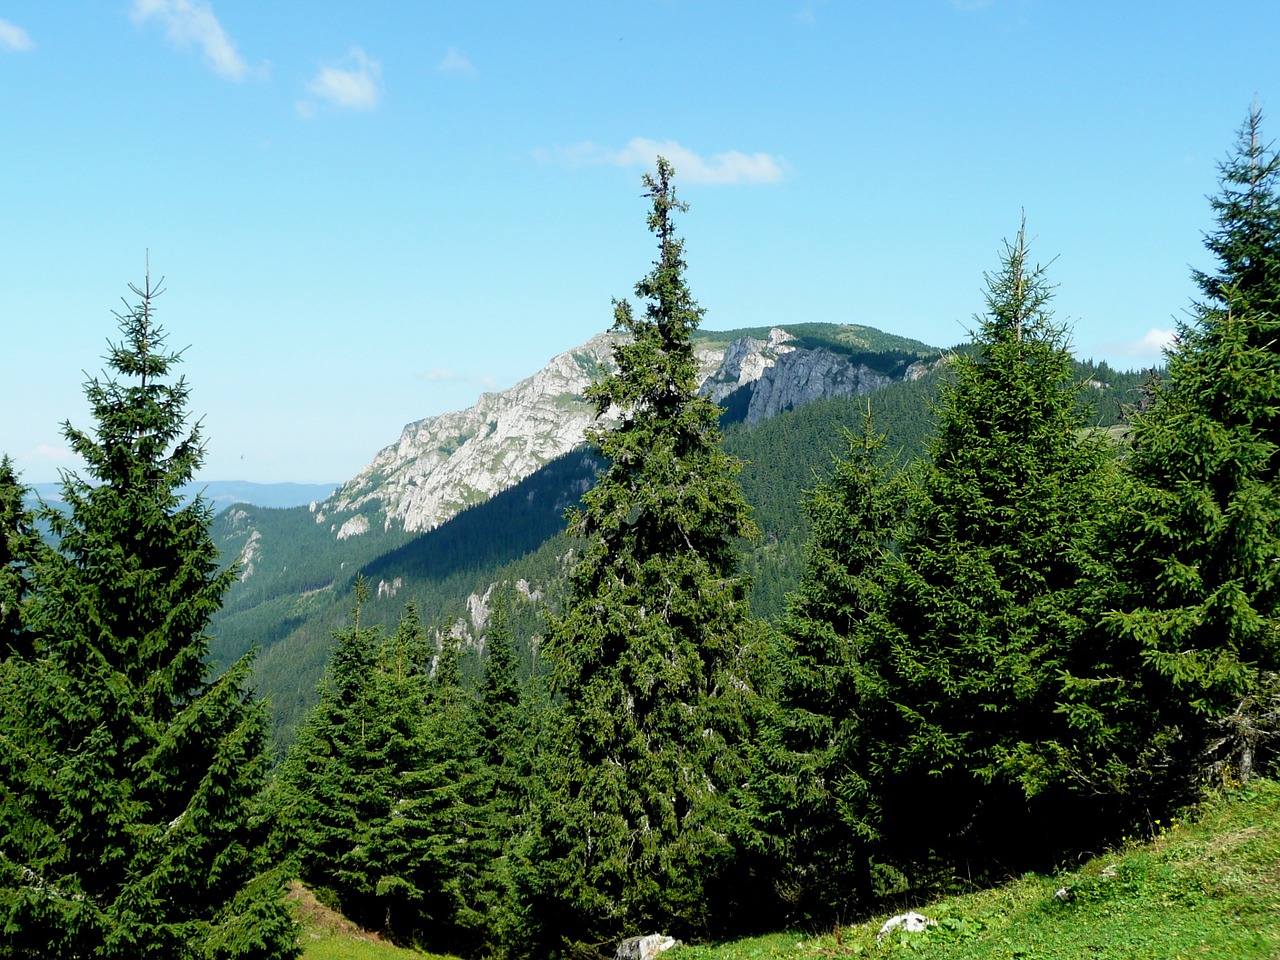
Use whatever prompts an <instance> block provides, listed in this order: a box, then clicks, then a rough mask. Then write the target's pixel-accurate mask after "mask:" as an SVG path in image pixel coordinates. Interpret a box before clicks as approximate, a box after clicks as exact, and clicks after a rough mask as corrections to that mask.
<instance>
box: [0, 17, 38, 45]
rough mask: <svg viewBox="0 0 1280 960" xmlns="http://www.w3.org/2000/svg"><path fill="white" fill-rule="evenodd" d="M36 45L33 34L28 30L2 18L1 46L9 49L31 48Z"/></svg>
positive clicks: (0, 30)
mask: <svg viewBox="0 0 1280 960" xmlns="http://www.w3.org/2000/svg"><path fill="white" fill-rule="evenodd" d="M34 46H35V44H34V43H33V42H32V41H31V35H30V34H28V33H27V31H25V30H23V29H22V28H21V27H19V26H17V25H15V24H12V23H10V22H9V21H8V20H0V47H6V48H8V49H9V50H30V49H31V48H32V47H34Z"/></svg>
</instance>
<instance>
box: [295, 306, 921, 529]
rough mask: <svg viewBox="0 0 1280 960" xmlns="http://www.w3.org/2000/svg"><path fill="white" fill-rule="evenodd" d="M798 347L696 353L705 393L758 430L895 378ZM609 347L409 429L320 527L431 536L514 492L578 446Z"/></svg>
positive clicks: (780, 336)
mask: <svg viewBox="0 0 1280 960" xmlns="http://www.w3.org/2000/svg"><path fill="white" fill-rule="evenodd" d="M794 340H795V338H794V337H792V336H791V335H790V334H789V333H787V332H786V331H785V330H783V329H782V328H775V329H773V330H772V331H770V333H769V337H768V339H767V340H760V339H758V338H755V337H743V338H742V339H739V340H735V341H733V342H732V343H730V344H729V345H728V346H726V347H720V348H705V347H704V348H701V349H699V350H698V353H697V357H698V361H699V365H700V369H701V371H702V376H703V386H702V389H703V392H704V393H706V394H708V395H709V396H710V397H711V398H712V399H714V400H716V401H717V402H719V401H722V400H724V399H725V398H726V397H728V396H729V395H730V394H734V393H736V392H737V391H739V390H742V389H744V388H746V389H749V390H750V391H751V399H750V405H749V407H748V411H747V420H748V422H750V423H757V422H759V421H760V420H763V419H765V418H766V417H770V416H773V415H774V414H776V413H780V412H782V411H783V410H788V409H791V408H792V407H796V406H799V405H800V404H803V403H808V402H809V401H811V400H815V399H819V398H821V397H830V396H838V395H842V394H852V393H866V392H869V391H871V390H875V389H878V388H879V387H882V386H884V385H885V384H887V383H890V382H892V380H893V379H894V378H892V377H888V376H885V375H883V374H877V373H874V372H872V371H871V370H869V369H868V368H866V367H865V366H855V365H854V364H852V363H850V361H849V360H848V358H847V357H845V356H842V355H841V354H838V353H835V352H832V351H829V350H824V349H802V348H799V347H797V346H796V345H795V344H794V342H793V341H794ZM614 342H615V336H614V335H613V334H610V333H603V334H600V335H598V336H596V337H593V338H592V339H591V340H589V341H587V342H586V343H585V344H583V345H582V346H580V347H576V348H574V349H573V350H569V351H567V352H565V353H562V354H560V355H559V356H557V357H555V358H554V359H552V361H551V362H550V363H549V364H547V366H546V367H544V368H543V369H542V370H540V371H539V372H538V373H536V374H534V375H533V376H532V377H529V378H528V379H526V380H522V381H520V382H519V383H517V384H516V385H515V386H514V387H511V388H510V389H509V390H504V391H502V392H499V393H485V394H482V395H481V396H480V399H479V401H478V402H477V403H476V405H475V406H473V407H471V408H470V409H469V410H462V411H458V412H455V413H446V414H441V415H440V416H435V417H427V418H426V419H425V420H419V421H417V422H415V423H411V424H409V425H408V426H406V427H405V428H404V431H403V432H402V433H401V435H400V439H399V440H398V441H397V442H396V443H394V444H392V445H391V446H388V447H386V448H385V449H383V450H382V451H381V452H379V453H378V455H377V456H376V457H374V459H373V461H372V462H371V463H370V464H369V465H368V466H367V467H365V468H364V469H363V470H361V471H360V473H359V474H357V475H356V476H355V477H353V478H352V479H351V480H348V481H347V482H346V483H345V484H343V485H342V486H341V487H340V488H339V489H338V490H337V491H336V492H335V493H334V494H333V496H331V497H330V498H329V499H328V500H326V501H325V502H324V503H323V504H321V505H319V506H318V507H317V508H316V509H315V510H314V511H313V512H314V515H315V520H316V523H319V524H328V525H329V526H330V529H331V530H332V532H333V535H334V536H335V537H337V538H338V539H345V538H347V537H353V536H360V535H361V534H363V533H365V532H367V531H368V530H369V529H370V528H371V524H373V523H380V524H381V525H382V526H383V527H384V528H391V527H393V526H395V527H399V528H402V529H404V530H406V531H410V532H415V531H426V530H431V529H433V528H434V527H437V526H439V525H440V524H442V523H444V522H445V521H446V520H448V519H449V518H450V517H452V516H454V515H455V514H457V513H459V512H460V511H462V510H464V509H466V508H467V507H469V506H472V505H473V504H476V503H480V502H482V501H483V500H486V499H488V498H489V497H491V496H493V495H494V494H496V493H498V492H500V491H502V490H504V489H506V488H507V487H510V486H512V485H514V484H516V483H518V482H519V481H520V480H522V479H524V478H525V477H527V476H529V475H530V474H532V473H533V472H534V471H536V470H537V469H538V468H540V467H542V466H544V465H545V464H547V463H548V462H549V461H551V460H553V459H555V458H556V457H559V456H561V455H562V454H565V453H567V452H569V451H570V450H572V449H573V448H574V447H576V446H578V445H580V444H581V443H583V440H584V437H583V433H584V431H585V430H586V428H587V427H589V426H590V425H591V424H592V423H593V422H594V421H595V411H594V409H593V408H592V407H591V406H590V405H589V404H588V403H587V402H586V401H585V400H584V399H583V398H582V393H583V391H584V390H585V389H586V388H587V386H588V385H590V384H591V383H592V381H593V380H595V379H596V378H597V376H599V374H600V373H601V372H603V371H608V370H612V369H613V345H614ZM916 366H918V365H913V366H912V368H910V369H909V370H908V371H906V372H905V373H906V374H907V375H909V374H910V373H912V372H914V371H915V367H916ZM900 378H901V377H899V379H900ZM371 518H372V519H371Z"/></svg>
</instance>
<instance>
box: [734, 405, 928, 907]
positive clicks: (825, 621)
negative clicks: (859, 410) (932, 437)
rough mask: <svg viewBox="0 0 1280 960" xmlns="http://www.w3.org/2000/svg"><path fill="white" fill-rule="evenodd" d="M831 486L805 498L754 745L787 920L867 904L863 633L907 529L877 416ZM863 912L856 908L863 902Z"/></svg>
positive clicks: (851, 444)
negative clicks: (801, 532)
mask: <svg viewBox="0 0 1280 960" xmlns="http://www.w3.org/2000/svg"><path fill="white" fill-rule="evenodd" d="M845 442H846V450H845V453H844V455H843V456H842V457H838V458H836V460H835V463H834V465H833V469H832V471H831V474H830V476H829V477H827V478H826V479H825V480H824V481H823V482H821V483H820V484H819V485H818V486H817V487H816V488H815V489H814V490H813V491H811V492H810V493H809V495H808V496H807V497H806V499H805V512H806V513H807V515H808V518H809V524H810V531H811V532H810V536H809V542H808V544H807V545H806V549H805V570H804V574H803V576H802V578H801V580H800V585H799V587H798V589H797V590H796V591H795V592H794V593H793V594H791V595H790V597H789V598H788V605H787V614H786V617H785V618H784V619H783V621H782V623H781V624H780V625H779V629H778V636H777V641H776V651H775V653H774V666H773V670H772V677H773V683H772V684H771V689H770V691H769V693H770V700H771V702H772V707H773V710H772V713H771V715H770V718H769V720H768V721H766V722H765V723H764V724H763V725H762V728H761V731H760V734H759V737H758V740H757V742H756V743H755V744H754V750H753V753H754V762H753V766H754V777H755V779H756V786H755V793H756V794H757V796H758V798H759V811H760V815H761V820H762V828H763V832H764V833H765V834H766V835H767V836H769V837H770V838H771V841H772V845H773V848H772V851H771V852H772V856H773V857H774V858H775V862H774V867H773V870H772V871H771V872H772V873H773V875H774V883H775V887H776V889H777V892H778V894H779V896H780V897H781V898H782V900H783V902H784V903H785V904H786V905H787V909H788V912H789V914H790V915H789V917H788V920H789V922H791V923H795V922H796V921H797V920H799V919H802V918H803V919H804V920H810V921H830V920H831V919H833V918H834V919H836V920H839V918H841V917H843V916H848V915H850V914H851V913H852V910H853V909H854V908H855V907H862V908H865V906H866V903H867V899H866V898H867V897H868V896H869V895H870V893H871V891H870V889H869V886H870V874H869V863H868V860H867V842H866V841H867V839H868V838H867V837H866V836H865V835H864V832H863V831H861V830H860V829H859V826H858V818H857V815H856V813H855V814H850V811H849V809H848V808H849V806H850V804H851V802H855V801H857V800H858V799H859V798H861V796H862V793H863V790H864V784H863V783H862V782H861V781H860V780H859V779H858V778H856V777H854V776H851V771H852V769H854V768H853V767H852V766H851V763H850V759H851V758H850V751H851V750H852V749H853V745H854V743H855V736H854V735H855V730H856V725H857V723H858V698H857V671H858V661H859V651H860V647H861V644H862V642H863V636H862V634H863V632H864V631H865V629H866V626H867V622H868V620H869V618H870V617H871V615H872V613H873V611H875V610H878V609H880V608H881V607H882V606H883V604H884V600H885V598H884V596H883V595H882V592H881V584H880V575H881V570H882V567H883V565H884V564H885V562H886V560H887V558H888V556H889V554H890V551H891V549H892V540H893V537H894V535H895V534H896V532H897V530H898V527H899V525H900V524H901V522H902V519H903V511H904V507H905V501H904V497H903V493H904V484H903V478H902V476H901V475H896V476H892V477H891V476H890V472H889V467H888V465H887V464H886V462H885V457H884V453H883V449H882V448H883V445H884V437H883V436H880V435H878V434H876V433H875V432H874V430H873V428H872V421H871V412H870V409H869V408H868V410H867V411H866V413H865V415H864V419H863V428H862V432H861V433H860V434H854V433H851V432H846V435H845ZM859 900H860V901H861V903H858V901H859Z"/></svg>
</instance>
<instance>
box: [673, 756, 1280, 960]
mask: <svg viewBox="0 0 1280 960" xmlns="http://www.w3.org/2000/svg"><path fill="white" fill-rule="evenodd" d="M1153 826H1154V827H1155V830H1156V832H1157V834H1158V835H1157V836H1156V837H1155V839H1153V840H1152V841H1150V842H1149V843H1145V844H1137V843H1130V844H1128V845H1126V846H1125V847H1123V848H1122V849H1120V850H1117V851H1114V852H1112V853H1110V854H1106V855H1103V856H1100V857H1097V858H1095V859H1094V860H1093V861H1091V862H1090V863H1088V864H1086V865H1085V866H1084V867H1083V868H1081V869H1079V870H1075V871H1071V872H1068V873H1062V874H1059V875H1056V876H1039V875H1028V876H1025V877H1022V878H1021V879H1019V880H1016V881H1013V882H1010V883H1008V884H1005V885H1002V886H1000V887H998V888H995V889H992V890H985V891H978V892H974V893H969V894H965V895H963V896H957V897H950V898H947V899H944V900H939V901H937V902H935V903H932V904H921V905H919V906H917V907H916V909H917V910H918V912H920V913H923V914H925V915H926V916H928V917H930V918H931V919H934V920H936V921H937V926H935V927H931V928H929V929H927V930H924V931H922V932H919V933H905V932H896V933H893V934H890V935H889V936H887V937H886V938H885V939H884V940H883V941H880V940H878V939H877V935H878V933H879V930H880V926H881V924H882V923H883V922H884V920H885V919H887V916H884V917H877V918H876V919H874V920H871V921H868V922H865V923H862V924H858V925H853V926H849V927H845V928H844V929H842V930H840V931H839V932H837V931H835V930H832V931H829V932H824V933H822V934H821V935H819V936H811V935H794V934H793V935H791V936H781V935H774V936H769V937H762V938H755V939H749V940H739V941H735V942H732V943H725V944H720V945H717V946H713V947H690V948H685V949H683V950H681V951H680V954H681V956H680V960H774V958H779V960H781V958H794V960H806V958H823V960H826V958H843V957H860V956H865V957H888V956H897V955H907V956H918V957H928V958H930V960H979V958H981V960H1004V958H1009V960H1012V958H1018V960H1080V958H1091V960H1174V958H1192V957H1205V958H1210V957H1212V958H1231V960H1252V958H1258V960H1262V958H1267V960H1274V958H1276V957H1280V786H1278V785H1277V784H1275V783H1272V782H1268V781H1260V782H1257V783H1254V784H1251V785H1250V786H1249V788H1247V789H1244V790H1238V791H1236V792H1235V793H1233V794H1232V795H1229V796H1223V797H1220V798H1218V799H1217V800H1215V801H1214V802H1212V803H1209V804H1206V805H1205V807H1204V809H1203V811H1202V812H1201V817H1200V819H1199V820H1197V821H1196V822H1194V823H1182V822H1175V823H1173V824H1154V825H1153ZM671 960H676V957H675V956H672V958H671Z"/></svg>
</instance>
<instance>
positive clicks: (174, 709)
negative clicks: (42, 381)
mask: <svg viewBox="0 0 1280 960" xmlns="http://www.w3.org/2000/svg"><path fill="white" fill-rule="evenodd" d="M130 289H131V290H133V292H134V293H135V294H136V295H137V296H138V297H139V302H138V303H137V304H136V305H135V306H132V307H129V309H128V310H127V312H125V313H122V314H118V315H117V317H118V320H119V322H120V330H121V333H122V336H123V339H122V340H121V342H120V343H118V344H113V345H112V346H111V349H110V352H109V353H108V355H107V357H106V361H107V364H108V366H109V367H110V368H111V370H112V371H114V375H115V376H118V377H120V378H125V380H124V382H122V381H121V380H117V379H114V378H112V377H108V378H107V379H98V378H94V379H91V380H90V381H88V383H87V384H86V386H85V392H86V394H87V396H88V399H89V402H90V406H91V409H92V412H93V416H94V419H95V421H96V430H95V432H93V433H90V432H86V431H82V430H78V429H76V428H74V427H72V426H71V425H70V424H67V425H66V426H65V427H64V435H65V437H66V438H67V441H68V442H69V443H70V445H71V447H72V449H73V450H74V451H75V452H76V453H77V454H78V455H79V456H80V457H81V458H82V459H83V460H84V461H85V463H86V464H87V470H88V474H89V477H90V478H91V479H89V480H85V479H81V478H79V477H78V476H76V475H68V476H66V477H65V478H64V484H63V496H64V499H65V501H66V504H67V507H68V512H67V513H66V514H62V513H59V512H57V511H54V510H52V509H45V510H44V511H43V519H44V520H45V521H46V522H47V523H48V524H49V526H50V527H51V528H52V531H53V534H54V539H55V541H56V543H57V547H56V548H49V549H42V550H40V551H39V554H38V557H37V558H36V560H35V562H34V563H33V564H32V566H31V569H30V571H29V573H30V580H29V584H30V602H29V604H28V607H27V611H28V615H27V624H28V627H29V629H30V632H31V638H32V643H31V646H30V654H29V655H27V656H23V657H14V658H11V659H13V660H21V662H20V663H16V664H14V665H12V666H13V668H12V669H11V670H10V671H9V672H8V674H7V677H6V681H5V683H6V687H7V689H6V690H5V697H4V700H5V714H6V715H5V718H4V719H5V721H6V722H5V736H6V737H7V739H8V745H9V746H11V747H13V748H14V749H13V752H12V753H7V759H6V762H5V763H3V764H2V765H0V775H3V777H4V778H5V782H4V783H3V785H2V787H0V789H2V791H3V792H2V793H0V796H3V798H4V801H3V809H4V810H5V817H6V820H7V823H6V824H5V827H6V829H5V830H4V831H3V835H2V836H0V918H3V924H2V926H0V930H2V931H3V932H0V944H3V951H2V952H4V954H5V955H6V956H15V957H22V956H33V957H34V956H39V957H48V956H59V957H89V956H93V957H102V958H110V957H119V958H129V960H134V958H141V957H164V958H183V957H292V956H295V955H296V953H297V945H296V941H295V937H294V934H293V930H292V926H293V925H292V921H291V919H290V917H289V915H288V912H287V910H286V908H285V906H284V904H283V900H282V894H283V890H282V879H283V877H282V876H281V875H280V873H279V872H278V871H272V870H269V869H266V865H265V864H264V863H263V862H262V857H261V855H260V852H259V851H260V846H261V831H262V824H261V821H260V811H259V808H258V795H259V792H260V789H261V786H262V783H263V778H264V774H265V764H266V761H265V757H264V754H263V750H264V746H265V716H264V713H263V709H262V707H261V705H260V704H256V703H253V702H252V701H251V699H250V697H249V694H248V693H247V691H246V686H245V685H246V680H247V676H248V671H249V660H248V658H245V659H243V660H241V661H240V662H238V663H236V664H234V665H232V667H231V668H230V669H229V670H228V671H227V672H226V673H224V674H223V675H221V676H220V677H217V678H212V677H211V668H210V666H209V665H208V664H207V663H206V661H205V654H206V650H207V640H206V636H205V632H204V631H205V629H206V626H207V624H208V622H209V618H210V616H211V614H212V613H213V612H214V611H215V610H216V609H217V607H218V605H219V603H220V602H221V599H222V596H223V594H224V593H225V591H226V589H227V587H228V585H229V583H230V582H231V579H232V577H233V576H234V572H233V571H232V570H223V569H220V567H221V563H220V559H219V555H218V550H217V547H216V545H215V544H214V542H213V540H212V538H211V537H210V535H209V525H210V522H211V518H212V511H211V509H210V508H209V506H208V505H207V504H206V503H204V502H203V501H202V500H200V499H196V500H195V501H194V502H192V503H189V504H186V505H183V504H182V502H181V500H180V497H179V492H178V491H179V489H180V488H181V486H182V485H183V484H185V483H187V482H188V481H190V480H191V479H192V476H193V474H194V473H195V471H196V469H197V468H198V467H199V465H200V462H201V458H202V445H201V439H200V434H199V429H198V428H196V429H192V430H191V431H190V432H187V430H186V425H185V407H186V402H187V397H188V388H187V386H186V383H185V381H184V380H183V379H181V378H179V379H178V380H176V381H172V380H169V379H168V377H169V375H170V373H171V371H172V368H173V366H174V365H175V364H176V363H178V362H179V359H180V357H179V355H178V354H174V353H170V352H167V351H166V349H165V335H164V333H163V331H162V329H161V328H160V327H159V325H157V324H156V323H155V320H154V316H153V306H154V304H153V301H154V299H155V297H156V296H157V295H158V294H159V290H158V289H156V288H154V287H152V286H151V283H150V280H149V278H148V281H147V283H146V285H145V286H144V287H143V288H141V289H139V288H137V287H131V288H130ZM6 752H7V751H6Z"/></svg>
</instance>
